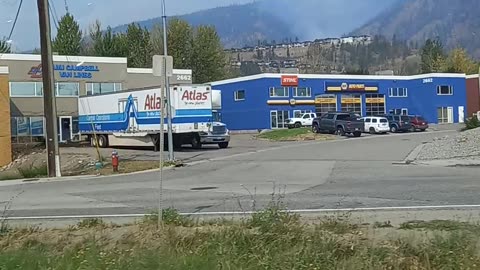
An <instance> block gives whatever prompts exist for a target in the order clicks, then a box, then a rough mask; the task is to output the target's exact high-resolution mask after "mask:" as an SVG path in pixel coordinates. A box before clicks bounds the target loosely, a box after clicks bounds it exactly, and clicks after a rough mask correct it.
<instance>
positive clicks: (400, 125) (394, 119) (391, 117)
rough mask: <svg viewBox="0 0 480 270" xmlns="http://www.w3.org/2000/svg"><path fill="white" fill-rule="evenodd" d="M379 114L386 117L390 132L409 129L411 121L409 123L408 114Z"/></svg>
mask: <svg viewBox="0 0 480 270" xmlns="http://www.w3.org/2000/svg"><path fill="white" fill-rule="evenodd" d="M381 116H383V117H386V118H387V119H388V122H389V123H390V132H392V133H397V132H405V131H410V130H411V128H412V123H410V117H409V116H408V115H399V114H387V115H381Z"/></svg>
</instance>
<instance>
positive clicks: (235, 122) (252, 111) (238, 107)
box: [211, 73, 467, 130]
mask: <svg viewBox="0 0 480 270" xmlns="http://www.w3.org/2000/svg"><path fill="white" fill-rule="evenodd" d="M211 85H212V89H216V90H220V91H221V102H222V107H221V109H220V111H219V112H220V114H221V120H222V122H224V123H226V124H227V125H228V128H229V129H230V130H257V129H277V128H284V127H285V124H284V122H285V120H286V119H287V118H289V117H295V116H299V115H300V114H302V113H305V112H316V113H319V114H322V113H325V112H328V111H353V112H357V113H359V114H361V115H362V116H369V115H379V114H386V113H396V114H405V115H422V116H423V117H424V118H425V119H426V120H427V121H429V122H430V123H439V124H441V123H459V122H463V121H464V118H465V114H466V103H467V94H466V93H467V91H466V76H465V74H437V73H435V74H423V75H415V76H377V75H330V74H328V75H326V74H325V75H314V74H295V75H292V74H267V73H264V74H258V75H253V76H247V77H241V78H235V79H228V80H223V81H218V82H212V83H211Z"/></svg>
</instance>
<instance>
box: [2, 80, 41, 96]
mask: <svg viewBox="0 0 480 270" xmlns="http://www.w3.org/2000/svg"><path fill="white" fill-rule="evenodd" d="M10 96H11V97H41V96H43V84H42V83H41V82H11V83H10Z"/></svg>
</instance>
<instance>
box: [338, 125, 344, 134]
mask: <svg viewBox="0 0 480 270" xmlns="http://www.w3.org/2000/svg"><path fill="white" fill-rule="evenodd" d="M337 135H339V136H345V130H343V127H341V126H339V127H337Z"/></svg>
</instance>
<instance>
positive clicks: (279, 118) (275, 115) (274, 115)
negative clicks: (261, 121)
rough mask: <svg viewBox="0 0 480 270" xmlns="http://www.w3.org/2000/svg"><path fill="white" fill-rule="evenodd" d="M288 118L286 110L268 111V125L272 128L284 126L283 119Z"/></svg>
mask: <svg viewBox="0 0 480 270" xmlns="http://www.w3.org/2000/svg"><path fill="white" fill-rule="evenodd" d="M288 118H289V112H288V111H270V127H271V128H272V129H278V128H286V127H287V126H286V125H285V121H286V120H287V119H288Z"/></svg>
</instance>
